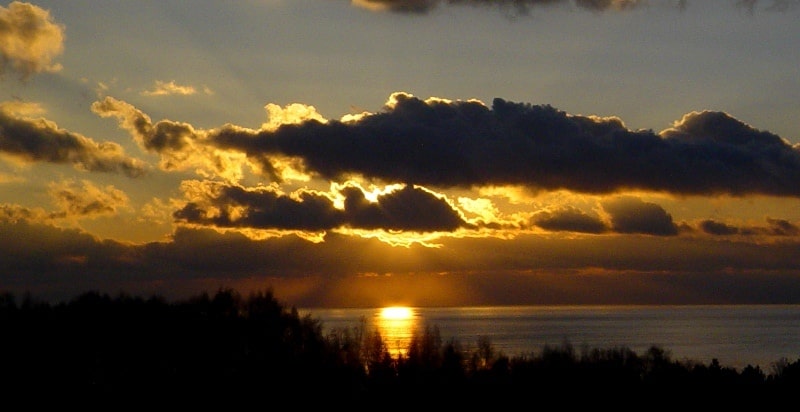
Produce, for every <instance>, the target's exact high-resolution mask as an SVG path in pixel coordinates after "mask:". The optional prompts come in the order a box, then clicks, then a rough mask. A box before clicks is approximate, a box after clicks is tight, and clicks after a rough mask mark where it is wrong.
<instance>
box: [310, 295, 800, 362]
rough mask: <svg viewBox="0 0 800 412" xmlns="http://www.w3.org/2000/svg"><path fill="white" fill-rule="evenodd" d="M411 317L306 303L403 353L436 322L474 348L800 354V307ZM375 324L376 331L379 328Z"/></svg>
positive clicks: (430, 312) (690, 355) (512, 310)
mask: <svg viewBox="0 0 800 412" xmlns="http://www.w3.org/2000/svg"><path fill="white" fill-rule="evenodd" d="M410 309H411V311H410V316H408V317H405V318H394V319H389V318H386V317H384V316H382V315H381V309H379V308H378V309H304V310H300V313H301V314H307V313H308V314H311V316H312V317H314V318H317V319H320V320H321V321H322V324H323V328H324V330H325V331H329V330H331V329H333V328H340V329H341V328H348V327H355V326H359V325H361V324H362V323H361V320H362V319H363V320H364V321H366V322H367V323H366V326H367V328H371V330H374V329H377V330H378V331H379V332H380V333H381V336H382V337H383V338H384V340H385V341H386V342H387V344H388V345H389V346H390V350H391V351H392V353H393V354H396V353H399V352H402V351H403V350H404V349H405V348H406V347H407V343H408V341H409V340H410V338H411V336H412V334H413V333H414V331H420V330H422V329H423V328H424V327H425V326H436V327H438V329H439V332H440V335H441V337H442V340H443V341H445V342H446V341H448V340H450V339H455V340H457V341H458V342H460V343H461V344H462V345H463V346H464V347H465V348H467V349H474V348H475V347H476V346H477V343H478V339H479V338H480V337H485V338H488V339H489V341H490V342H491V343H492V345H493V346H494V348H495V349H496V350H497V351H501V352H502V353H504V354H506V355H509V356H513V355H520V354H531V353H534V354H536V353H539V352H540V351H541V349H542V348H543V346H544V345H546V344H549V345H561V344H562V343H564V342H569V343H570V344H572V345H573V346H574V347H575V349H576V350H578V351H580V349H581V348H582V347H583V346H584V345H586V346H588V347H589V348H603V349H609V348H614V347H621V346H625V347H628V348H630V349H632V350H634V351H636V353H637V354H640V355H641V354H644V352H645V351H646V350H647V349H648V348H649V347H651V346H653V345H657V346H659V347H661V348H662V349H665V350H667V351H668V352H669V353H670V354H671V357H672V359H674V360H685V359H689V360H695V361H700V362H703V363H705V364H708V363H709V362H711V360H712V359H714V358H716V359H718V360H719V362H720V364H721V365H723V366H730V367H735V368H737V369H741V368H743V367H745V366H747V365H748V364H750V365H754V366H755V365H758V366H760V367H761V369H762V370H764V371H765V372H770V371H771V366H772V364H773V363H774V362H775V361H777V360H779V359H781V358H786V359H788V360H789V361H791V362H794V361H796V360H798V359H800V305H755V306H748V305H745V306H739V305H737V306H569V307H560V306H555V307H553V306H547V307H543V306H523V307H520V306H503V307H460V308H410ZM372 328H374V329H372Z"/></svg>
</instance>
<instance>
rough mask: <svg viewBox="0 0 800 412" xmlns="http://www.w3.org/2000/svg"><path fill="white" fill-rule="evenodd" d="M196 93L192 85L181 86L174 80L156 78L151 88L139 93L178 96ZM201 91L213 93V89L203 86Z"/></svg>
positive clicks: (143, 94)
mask: <svg viewBox="0 0 800 412" xmlns="http://www.w3.org/2000/svg"><path fill="white" fill-rule="evenodd" d="M195 93H197V89H196V88H195V87H194V86H183V85H179V84H177V83H175V81H174V80H171V81H169V82H165V81H161V80H156V83H155V85H154V86H153V88H152V89H149V90H145V91H143V92H141V93H140V94H141V95H142V96H171V95H179V96H190V95H193V94H195ZM203 93H205V94H213V91H211V89H209V88H208V87H204V88H203Z"/></svg>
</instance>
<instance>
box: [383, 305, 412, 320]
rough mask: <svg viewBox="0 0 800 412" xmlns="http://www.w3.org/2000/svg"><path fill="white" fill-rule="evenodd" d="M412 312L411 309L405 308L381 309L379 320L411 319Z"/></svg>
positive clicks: (391, 307)
mask: <svg viewBox="0 0 800 412" xmlns="http://www.w3.org/2000/svg"><path fill="white" fill-rule="evenodd" d="M412 317H413V312H412V310H411V308H409V307H406V306H389V307H385V308H383V309H381V318H383V319H398V320H399V319H411V318H412Z"/></svg>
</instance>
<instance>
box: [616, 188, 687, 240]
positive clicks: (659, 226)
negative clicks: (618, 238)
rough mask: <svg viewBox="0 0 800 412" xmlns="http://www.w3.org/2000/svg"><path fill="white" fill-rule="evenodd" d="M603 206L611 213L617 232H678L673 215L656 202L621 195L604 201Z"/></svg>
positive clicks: (666, 233)
mask: <svg viewBox="0 0 800 412" xmlns="http://www.w3.org/2000/svg"><path fill="white" fill-rule="evenodd" d="M603 208H604V209H605V211H606V212H608V213H609V214H610V215H611V229H612V230H614V231H615V232H619V233H642V234H648V235H659V236H671V235H677V234H678V227H677V226H676V225H675V223H674V222H673V221H672V216H670V214H669V213H667V212H666V211H665V210H664V209H663V208H662V207H661V206H659V205H657V204H655V203H649V202H644V201H642V200H640V199H637V198H633V197H621V198H617V199H612V200H608V201H606V202H604V203H603Z"/></svg>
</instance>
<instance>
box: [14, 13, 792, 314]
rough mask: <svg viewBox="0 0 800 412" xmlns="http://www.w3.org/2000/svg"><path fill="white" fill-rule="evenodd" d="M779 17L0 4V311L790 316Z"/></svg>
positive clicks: (788, 143) (786, 117) (785, 106)
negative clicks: (3, 303) (169, 302)
mask: <svg viewBox="0 0 800 412" xmlns="http://www.w3.org/2000/svg"><path fill="white" fill-rule="evenodd" d="M798 22H800V1H797V0H784V1H778V0H776V1H757V0H751V1H743V0H712V1H705V0H704V1H695V0H684V1H676V0H642V1H636V0H619V1H615V0H605V1H602V0H594V1H592V0H574V1H567V0H248V1H235V2H220V1H205V0H202V1H201V0H198V1H171V0H170V1H164V0H159V1H113V2H109V1H99V0H93V1H81V0H70V1H61V0H59V1H55V0H54V1H36V2H34V3H27V2H10V3H9V2H4V3H2V4H1V5H0V75H2V76H1V77H0V291H9V292H12V293H14V294H18V295H22V294H24V293H30V294H32V295H33V296H35V297H37V298H39V299H45V300H52V301H62V300H66V299H70V298H72V297H74V296H76V295H78V294H80V293H82V292H86V291H101V292H103V293H109V294H111V295H116V294H118V293H127V294H132V295H142V296H149V295H159V296H162V297H166V298H168V299H180V298H184V297H188V296H192V295H195V294H197V293H200V292H204V291H207V292H214V291H215V290H217V289H219V288H233V289H236V290H238V291H240V292H242V293H243V294H245V295H246V294H247V293H249V292H252V291H261V290H265V289H268V288H270V289H272V290H274V292H275V295H276V296H277V297H278V298H279V299H280V300H282V301H283V302H286V303H287V304H290V305H293V306H297V307H374V306H385V305H410V306H453V305H457V306H467V305H535V304H661V303H671V304H683V303H713V304H717V303H800V127H799V126H800V48H799V47H798V46H797V44H798V43H797V42H798V40H800V24H798Z"/></svg>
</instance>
